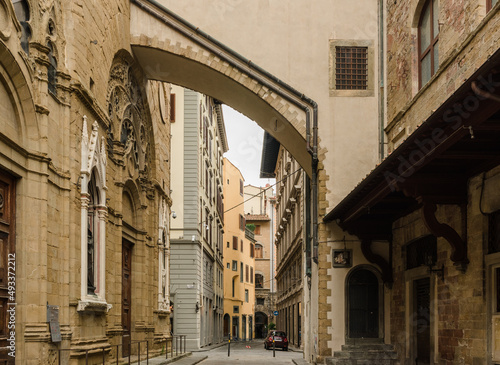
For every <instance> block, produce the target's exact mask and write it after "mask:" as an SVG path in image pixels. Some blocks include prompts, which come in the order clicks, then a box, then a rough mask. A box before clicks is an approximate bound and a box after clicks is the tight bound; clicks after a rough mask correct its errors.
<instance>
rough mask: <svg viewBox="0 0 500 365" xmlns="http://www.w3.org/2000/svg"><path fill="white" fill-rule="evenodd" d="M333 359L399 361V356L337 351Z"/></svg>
mask: <svg viewBox="0 0 500 365" xmlns="http://www.w3.org/2000/svg"><path fill="white" fill-rule="evenodd" d="M333 357H335V358H341V359H381V360H383V359H388V360H392V359H397V358H398V354H397V353H395V352H394V351H376V350H365V351H364V350H357V351H335V352H334V353H333Z"/></svg>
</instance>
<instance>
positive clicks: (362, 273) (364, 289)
mask: <svg viewBox="0 0 500 365" xmlns="http://www.w3.org/2000/svg"><path fill="white" fill-rule="evenodd" d="M346 289H347V290H346V291H347V293H346V294H347V296H346V299H347V321H346V326H347V328H346V335H347V338H348V339H378V338H380V337H381V331H380V327H381V326H380V324H381V323H382V322H381V314H382V305H381V299H382V295H381V292H380V291H381V285H380V280H379V277H378V275H376V273H375V271H374V270H373V269H371V268H369V267H366V266H365V267H360V268H355V269H354V270H353V271H352V272H351V273H350V274H349V275H348V277H347V288H346Z"/></svg>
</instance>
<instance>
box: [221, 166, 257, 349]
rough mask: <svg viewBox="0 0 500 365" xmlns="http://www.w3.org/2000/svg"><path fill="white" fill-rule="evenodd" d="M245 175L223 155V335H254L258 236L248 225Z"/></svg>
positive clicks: (242, 338)
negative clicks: (244, 195)
mask: <svg viewBox="0 0 500 365" xmlns="http://www.w3.org/2000/svg"><path fill="white" fill-rule="evenodd" d="M243 183H244V180H243V176H242V175H241V172H240V170H238V168H237V167H236V166H234V165H233V164H232V163H231V161H229V160H228V159H227V158H225V159H224V207H225V214H224V219H225V220H224V223H225V224H224V242H225V243H226V245H225V247H224V336H228V335H230V336H231V338H232V339H235V340H242V341H246V340H251V339H252V338H254V337H255V336H254V318H255V284H254V270H255V238H254V234H253V232H252V231H250V230H249V229H248V228H247V227H246V223H245V210H244V207H243V186H244V185H243Z"/></svg>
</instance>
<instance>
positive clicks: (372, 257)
mask: <svg viewBox="0 0 500 365" xmlns="http://www.w3.org/2000/svg"><path fill="white" fill-rule="evenodd" d="M361 252H363V255H364V256H365V258H366V259H367V260H368V261H369V262H371V263H372V264H375V265H378V267H379V268H380V270H382V280H383V281H384V284H387V285H388V286H389V287H391V286H392V283H393V281H394V280H393V277H392V267H391V264H390V263H389V262H387V261H386V260H385V259H384V258H383V257H382V256H380V255H378V254H376V253H374V252H373V251H372V240H371V239H368V238H363V239H362V240H361Z"/></svg>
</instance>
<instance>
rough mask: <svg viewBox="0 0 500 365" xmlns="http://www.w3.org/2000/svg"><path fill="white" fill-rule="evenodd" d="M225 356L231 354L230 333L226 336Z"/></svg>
mask: <svg viewBox="0 0 500 365" xmlns="http://www.w3.org/2000/svg"><path fill="white" fill-rule="evenodd" d="M227 341H228V342H227V357H229V356H231V335H229V336H228V338H227Z"/></svg>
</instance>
